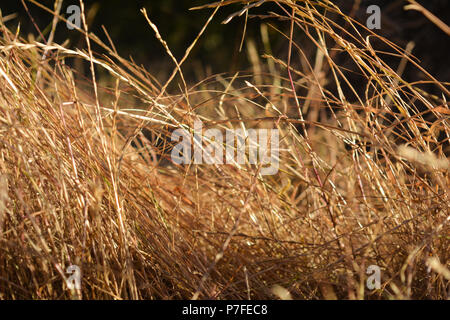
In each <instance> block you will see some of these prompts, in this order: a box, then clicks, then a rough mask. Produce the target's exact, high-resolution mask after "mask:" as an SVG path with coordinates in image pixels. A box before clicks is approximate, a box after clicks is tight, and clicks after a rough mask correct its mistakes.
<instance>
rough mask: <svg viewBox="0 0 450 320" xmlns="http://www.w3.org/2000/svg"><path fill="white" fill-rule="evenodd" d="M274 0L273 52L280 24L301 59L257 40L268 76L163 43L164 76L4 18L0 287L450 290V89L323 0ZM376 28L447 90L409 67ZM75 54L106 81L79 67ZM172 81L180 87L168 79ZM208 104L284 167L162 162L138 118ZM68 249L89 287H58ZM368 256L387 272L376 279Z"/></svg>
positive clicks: (187, 116) (416, 293)
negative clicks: (265, 137)
mask: <svg viewBox="0 0 450 320" xmlns="http://www.w3.org/2000/svg"><path fill="white" fill-rule="evenodd" d="M31 2H34V1H31ZM232 2H233V3H240V4H242V8H243V9H242V11H240V12H238V13H237V14H236V15H234V16H231V17H229V19H227V21H229V20H232V19H237V18H238V17H237V16H238V14H242V15H247V14H248V13H250V14H251V13H252V10H253V8H252V6H253V5H255V4H261V5H262V7H263V6H264V5H265V3H263V1H259V2H256V1H250V5H247V7H245V6H246V3H247V2H248V1H239V0H237V1H223V2H222V3H217V4H213V5H211V6H212V7H214V8H216V10H217V9H218V7H219V6H220V5H221V4H227V3H232ZM266 2H273V3H275V4H278V8H279V12H278V13H274V12H268V13H267V15H265V16H262V17H260V18H262V19H264V21H265V22H266V23H267V24H265V25H264V27H263V28H262V32H263V39H266V42H265V44H266V49H269V50H270V40H268V36H267V33H266V32H267V28H269V29H271V30H273V29H274V28H276V26H277V23H285V24H287V25H288V26H290V28H288V29H290V31H291V32H290V33H288V34H286V35H284V37H285V38H286V43H287V48H288V49H289V57H287V56H284V57H276V56H274V55H273V54H271V53H270V52H268V51H267V50H265V55H262V56H260V55H259V53H261V52H259V53H257V51H256V50H252V49H251V47H252V44H248V45H247V48H250V49H249V50H248V52H249V54H250V55H252V56H251V57H250V59H249V60H250V61H252V63H253V64H254V68H253V70H255V71H258V70H259V71H260V73H253V74H247V73H238V74H235V75H221V76H217V77H214V78H209V79H205V81H203V82H201V83H199V84H197V85H195V86H189V84H186V83H185V81H184V77H183V75H182V72H181V70H182V64H183V62H184V60H186V58H187V57H188V55H189V52H190V49H188V50H187V52H186V56H185V58H183V60H181V61H177V60H176V59H175V57H173V55H171V54H170V56H171V57H172V59H173V60H174V64H175V65H176V68H174V71H173V74H172V77H171V78H170V79H169V81H167V82H166V83H165V84H159V83H158V82H157V81H156V80H155V79H154V78H153V77H152V76H151V75H150V74H148V73H147V72H146V71H145V70H143V69H142V68H140V67H139V66H136V65H134V64H133V63H131V62H129V61H127V60H125V59H123V58H121V57H119V56H118V55H117V53H116V51H115V49H114V47H113V46H111V48H109V47H110V46H107V45H106V44H102V43H100V40H99V39H98V38H96V37H95V36H94V35H91V34H89V33H88V30H87V27H86V26H85V27H84V28H83V30H80V32H83V33H84V34H85V35H88V34H89V37H88V36H86V41H87V42H88V43H89V45H88V46H87V48H88V49H87V50H86V51H81V50H77V49H68V48H66V47H64V46H62V45H57V44H52V43H51V42H49V43H39V42H33V41H26V40H24V39H22V38H20V37H19V36H17V35H16V34H15V32H11V31H10V30H8V29H7V28H6V26H5V25H4V24H2V25H1V28H2V29H1V30H2V37H1V39H0V51H1V53H0V78H1V80H0V81H1V84H2V85H1V88H0V298H3V299H48V298H52V299H69V298H83V299H180V298H187V299H190V298H200V299H247V298H251V299H272V298H277V297H289V298H293V299H332V298H339V299H390V298H395V299H410V298H419V299H447V297H448V292H449V278H448V274H449V271H448V266H449V263H448V254H449V251H448V244H449V233H448V231H449V228H448V222H449V203H450V200H449V186H450V177H449V161H448V159H447V158H446V156H448V154H449V150H448V142H449V134H450V131H449V129H450V127H449V117H448V115H449V114H450V109H449V107H448V103H447V99H448V98H449V97H450V95H449V91H448V84H447V83H440V82H438V81H437V80H435V79H434V78H433V77H432V76H431V75H429V74H427V73H426V71H425V70H421V67H420V64H419V62H417V60H416V59H415V58H414V57H413V56H411V55H409V54H408V52H407V51H404V50H402V49H401V48H398V47H396V46H395V45H394V44H392V43H389V42H388V40H386V39H383V38H379V37H377V35H376V34H371V36H370V37H366V35H367V34H369V33H370V32H369V31H368V30H365V28H364V27H363V26H362V25H359V24H358V23H357V22H356V21H353V20H352V19H351V17H348V16H344V15H343V14H342V13H340V11H339V9H338V8H337V7H335V6H334V5H333V4H332V3H331V2H329V1H320V2H316V1H311V0H305V1H300V2H297V4H294V3H293V2H292V1H266ZM325 9H326V10H325ZM214 13H215V11H214ZM280 13H281V14H280ZM144 14H145V12H144ZM330 16H332V17H334V18H330ZM60 19H62V18H61V17H60ZM147 19H148V17H147ZM213 19H215V17H214V14H213V15H212V16H211V19H210V21H213ZM337 19H341V20H345V21H347V22H346V25H345V24H344V23H342V24H340V23H335V22H334V21H337ZM227 21H226V22H227ZM272 21H273V22H276V23H274V24H272ZM148 22H149V23H150V26H151V27H152V28H153V30H154V31H155V32H156V34H157V37H158V38H159V39H160V40H161V42H162V44H163V45H164V46H165V48H166V50H167V51H168V53H170V49H169V47H168V46H167V44H165V42H164V40H163V37H164V36H163V35H159V32H158V31H157V27H156V26H155V25H153V24H152V23H151V21H150V19H148ZM208 22H209V21H208ZM150 26H149V27H150ZM205 27H206V25H205ZM280 32H281V31H280ZM299 33H302V34H303V35H304V37H303V40H302V41H303V42H302V43H297V42H298V40H297V38H296V37H295V36H294V35H295V34H299ZM200 36H202V34H201V32H200V34H199V37H200ZM197 39H198V37H197ZM375 40H376V41H377V42H380V43H382V44H383V45H385V46H388V47H389V48H390V51H391V52H392V54H395V55H397V57H399V59H401V63H402V64H404V63H407V64H409V65H414V66H415V67H416V68H417V69H418V70H421V72H423V74H424V75H425V76H426V77H427V80H424V82H426V83H428V84H430V85H434V86H436V87H437V88H438V89H439V90H440V91H441V95H439V96H433V95H431V94H428V93H427V92H425V91H424V90H422V89H420V83H407V82H406V81H405V80H403V79H402V77H401V71H398V70H392V69H391V68H390V67H389V66H388V65H387V64H386V63H384V62H383V59H382V54H380V52H379V51H377V49H375V47H376V45H374V44H373V42H375ZM91 42H92V43H93V42H95V43H97V44H100V46H101V47H102V48H103V49H104V51H105V52H104V54H102V55H100V54H97V53H94V52H93V51H92V50H91V45H90V43H91ZM193 45H195V43H193ZM253 46H254V44H253ZM191 47H192V46H191ZM244 48H245V46H244ZM430 50H432V49H430ZM43 56H45V57H46V58H45V59H42V57H43ZM73 57H76V58H77V59H83V60H84V61H86V63H87V64H88V65H89V67H90V70H91V72H92V71H95V72H97V73H98V72H99V70H106V71H108V72H109V73H110V79H113V81H110V82H109V83H112V85H101V82H99V81H98V77H95V76H92V78H91V81H85V80H84V81H82V79H81V77H78V78H80V79H78V78H77V77H75V76H74V72H73V71H74V70H72V69H71V68H70V67H69V66H68V65H66V64H65V61H66V60H67V59H68V58H73ZM291 57H292V58H291ZM342 57H345V61H346V62H350V64H349V63H347V65H346V66H347V67H345V68H344V67H343V66H342V65H340V64H338V62H337V61H342ZM338 58H340V59H341V60H339V59H338ZM299 61H300V62H301V63H299ZM349 65H351V66H352V70H349V67H348V66H349ZM37 74H39V77H36V75H37ZM354 75H357V76H358V79H359V80H358V81H355V80H354V79H355V78H354V77H353V76H354ZM350 76H352V77H350ZM76 78H77V79H76ZM174 80H176V81H179V82H180V88H181V89H180V91H179V92H180V93H179V94H176V93H169V92H168V90H167V88H168V87H169V84H171V83H172V82H173V81H174ZM293 89H294V90H293ZM198 118H201V119H202V120H203V122H204V123H205V124H207V125H209V126H211V127H218V128H232V127H238V126H244V127H247V128H249V127H262V126H264V127H271V128H278V129H279V130H280V132H281V133H280V137H281V139H280V141H281V146H280V147H281V148H282V152H281V154H280V171H279V173H278V174H277V175H274V176H261V175H259V174H258V168H257V167H255V166H251V165H245V166H242V167H239V168H238V167H236V166H234V165H216V166H213V165H191V166H184V167H177V166H174V165H162V164H158V163H157V159H159V157H158V156H157V155H156V154H157V153H161V156H164V154H167V152H166V153H164V152H163V150H161V149H162V144H161V143H159V144H158V146H159V150H158V149H157V148H156V147H155V146H154V145H153V146H152V143H153V144H155V142H154V141H151V139H150V140H146V139H145V138H144V137H143V136H142V135H141V134H140V129H142V128H144V127H145V128H146V129H147V130H148V131H149V132H152V133H153V134H154V135H159V136H161V135H167V134H168V133H169V132H170V130H171V128H174V127H177V126H180V125H184V126H186V127H192V125H193V121H194V120H195V119H198ZM136 137H141V139H140V141H141V142H142V143H141V144H142V146H143V147H146V148H147V149H148V150H150V151H149V152H148V153H142V152H141V154H142V155H140V154H139V153H138V152H137V151H136V149H135V148H133V147H132V146H131V142H132V141H135V138H136ZM163 141H165V140H163ZM72 264H76V265H79V266H80V267H81V270H82V289H81V291H80V292H77V291H75V292H71V291H70V290H68V289H67V286H66V284H65V282H64V281H65V279H66V277H67V274H66V273H65V270H66V268H67V267H68V266H69V265H72ZM373 264H375V265H378V266H379V267H380V268H381V272H382V279H381V282H382V283H381V288H380V289H378V290H374V291H370V290H367V288H366V285H365V281H366V277H367V275H366V274H365V272H366V269H367V267H368V266H369V265H373Z"/></svg>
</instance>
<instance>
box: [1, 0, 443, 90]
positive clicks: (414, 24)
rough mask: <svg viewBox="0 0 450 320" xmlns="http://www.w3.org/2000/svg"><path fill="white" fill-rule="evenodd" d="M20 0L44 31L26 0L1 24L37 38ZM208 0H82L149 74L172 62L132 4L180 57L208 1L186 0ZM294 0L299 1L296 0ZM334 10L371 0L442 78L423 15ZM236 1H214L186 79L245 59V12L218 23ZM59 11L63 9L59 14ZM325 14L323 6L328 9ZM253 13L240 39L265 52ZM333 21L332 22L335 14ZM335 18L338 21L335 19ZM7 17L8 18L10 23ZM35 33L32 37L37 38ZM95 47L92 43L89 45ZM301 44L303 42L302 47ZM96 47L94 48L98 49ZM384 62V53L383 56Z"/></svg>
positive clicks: (436, 0) (43, 19)
mask: <svg viewBox="0 0 450 320" xmlns="http://www.w3.org/2000/svg"><path fill="white" fill-rule="evenodd" d="M23 2H25V3H26V4H27V6H28V9H29V14H31V15H32V16H33V18H34V19H35V21H36V24H37V25H38V27H39V28H40V29H41V30H42V32H43V34H44V36H48V33H49V32H50V28H51V22H52V16H51V15H50V14H49V13H48V12H45V11H44V10H42V9H41V8H38V7H37V6H36V5H34V4H32V3H30V2H29V1H27V0H2V1H1V4H0V8H1V10H2V15H3V16H8V15H11V14H16V17H15V18H14V19H11V20H10V21H8V24H9V26H14V27H15V26H17V25H18V23H19V22H20V26H21V33H22V35H23V36H27V35H30V34H33V35H34V36H35V37H37V38H38V32H37V31H36V28H35V27H34V26H33V24H32V23H31V21H30V18H29V14H28V13H27V11H26V10H25V9H24V5H23ZM39 2H40V3H42V4H43V5H45V6H47V7H49V8H53V5H54V0H40V1H39ZM211 2H214V1H212V0H209V1H208V0H133V1H126V2H124V1H120V0H91V1H89V0H88V1H85V4H86V11H87V14H88V22H89V27H90V30H91V31H92V32H94V33H95V34H96V35H97V36H99V37H100V38H101V39H102V40H103V41H104V42H105V43H108V40H107V38H106V36H105V34H104V32H103V30H102V26H104V27H105V28H106V30H107V31H108V33H109V34H110V36H111V38H112V39H113V42H114V44H115V46H116V48H117V50H118V52H119V54H120V55H121V56H123V57H126V58H128V57H130V56H131V57H132V58H133V60H134V61H136V62H137V63H138V64H143V65H144V66H145V67H146V69H147V70H148V71H149V72H150V73H151V74H152V75H154V76H156V77H157V78H159V77H163V78H164V76H167V74H168V73H170V72H168V70H172V68H173V62H172V61H171V60H170V58H169V57H168V55H167V54H166V52H165V50H164V48H163V47H162V45H161V44H160V43H159V41H158V40H157V39H156V37H155V35H154V32H153V30H152V29H151V28H150V26H149V25H148V23H147V22H146V20H145V18H144V16H143V15H142V14H141V12H140V9H141V8H144V7H145V8H146V9H147V12H148V15H149V17H150V19H151V20H152V21H153V23H155V24H156V25H157V26H158V28H159V31H160V34H161V35H162V37H163V38H164V40H166V41H167V43H168V45H169V47H170V49H171V50H172V52H173V53H174V55H175V57H177V59H181V57H182V56H183V55H184V52H185V50H186V48H187V47H188V46H189V45H190V44H191V42H192V41H193V40H194V39H195V37H196V35H197V34H198V32H199V31H200V30H201V28H202V27H203V25H204V24H205V22H206V21H207V20H208V17H209V16H210V15H211V13H212V10H213V9H202V10H193V11H189V9H190V8H192V7H195V6H199V5H204V4H207V3H211ZM297 2H298V3H300V2H301V1H297ZM333 2H334V3H336V4H337V5H339V8H340V9H341V11H343V12H346V13H349V12H351V11H352V8H354V6H356V5H358V8H359V9H358V10H357V11H356V12H355V15H354V18H355V19H357V20H359V21H360V22H361V23H363V24H364V23H365V21H366V19H367V14H366V8H367V6H369V5H371V4H376V5H379V6H380V7H381V10H382V29H381V30H379V31H377V32H378V33H379V34H380V35H382V36H385V37H387V38H388V39H389V40H391V41H393V42H395V43H396V44H398V45H400V46H401V47H403V48H405V47H406V45H407V43H408V42H410V41H414V43H415V48H414V50H413V54H414V55H416V56H417V57H418V58H419V59H420V60H421V61H422V65H423V66H424V67H425V68H426V69H428V70H429V71H430V72H431V73H432V74H433V75H435V76H436V77H437V79H438V80H440V81H450V69H449V63H448V60H449V59H448V52H450V42H449V37H448V36H447V35H446V34H445V33H444V32H442V31H441V30H440V29H438V28H437V27H436V26H434V25H433V24H432V23H431V22H430V21H428V20H427V19H426V18H425V17H424V16H423V15H422V14H421V13H419V12H416V11H405V10H404V9H403V7H404V5H406V4H407V0H334V1H333ZM420 3H421V4H422V5H423V6H425V7H426V8H427V9H429V10H430V11H431V12H433V13H434V14H436V15H437V16H438V17H439V18H440V19H442V20H443V21H444V22H446V23H447V24H450V1H449V0H427V1H420ZM73 4H79V1H77V0H64V1H63V7H62V12H63V13H64V14H65V13H66V10H67V8H68V6H70V5H73ZM240 8H241V6H240V5H234V6H233V5H232V6H226V7H224V8H221V9H220V10H219V12H218V13H217V16H216V18H215V19H214V20H213V21H212V22H211V24H210V25H209V27H208V29H207V31H206V33H205V34H204V36H203V37H202V38H201V39H200V41H199V42H198V44H197V45H196V46H195V47H194V50H193V52H192V53H191V55H190V59H189V60H188V61H187V62H186V63H185V65H184V72H185V74H186V76H187V78H188V79H189V80H194V81H200V80H202V79H204V78H205V77H206V76H208V75H212V74H216V73H222V72H230V73H233V72H235V71H237V70H246V69H249V68H250V67H251V63H250V59H249V57H248V52H247V50H246V45H245V43H244V46H243V49H242V51H241V52H239V47H240V44H241V39H242V35H243V30H244V25H245V17H244V16H242V17H239V18H237V19H233V20H232V21H231V22H230V23H229V24H226V25H224V24H221V22H222V21H224V20H225V19H226V18H227V17H228V16H229V15H230V14H231V13H233V12H235V11H238V10H239V9H240ZM279 10H280V9H279V7H278V6H277V5H276V4H273V3H265V4H263V5H262V6H261V7H259V8H254V9H252V10H251V12H250V13H251V14H253V15H255V14H258V13H267V12H269V11H275V12H276V11H279ZM66 16H67V14H66ZM330 16H331V14H330ZM261 21H262V20H261V19H252V18H249V19H248V23H247V28H246V39H252V40H254V43H255V45H256V49H257V51H258V53H259V54H262V53H264V52H266V49H267V46H266V47H265V46H264V44H263V43H262V41H261V33H260V32H261V30H260V25H261ZM270 23H271V24H272V25H275V26H276V27H277V28H279V29H280V30H281V31H283V32H285V33H288V30H289V23H288V22H286V21H284V22H281V21H274V20H273V19H272V20H271V21H270ZM338 23H340V22H339V21H338ZM342 23H343V21H342ZM14 24H15V25H14ZM268 31H269V36H270V46H271V47H270V50H271V51H272V52H273V53H274V56H275V57H277V58H279V59H282V60H286V56H287V45H286V41H285V40H286V39H285V38H283V37H282V36H281V35H280V34H279V33H277V32H276V31H274V29H273V28H268ZM298 33H299V32H298V31H297V34H296V35H295V36H296V37H297V38H296V40H297V42H298V43H301V38H302V37H304V36H305V35H304V34H303V35H302V34H298ZM66 39H69V40H70V44H69V46H71V47H77V48H83V47H84V46H85V43H84V39H83V37H81V36H80V34H79V33H78V32H77V31H70V30H68V29H67V28H66V27H65V24H64V23H61V24H60V25H59V27H58V29H57V33H56V37H55V41H56V42H57V43H63V42H64V41H65V40H66ZM38 40H39V38H38ZM97 49H99V48H97ZM306 49H307V48H306ZM99 51H101V50H99ZM297 62H298V60H295V59H293V64H296V63H297ZM388 62H389V61H388ZM397 63H398V61H397V60H396V59H392V66H393V68H394V69H396V64H397ZM405 77H406V80H408V81H417V80H419V79H420V78H421V77H422V75H420V74H416V73H414V74H409V73H408V69H407V70H406V71H405Z"/></svg>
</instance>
